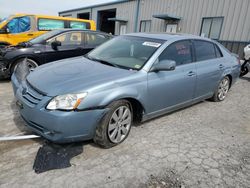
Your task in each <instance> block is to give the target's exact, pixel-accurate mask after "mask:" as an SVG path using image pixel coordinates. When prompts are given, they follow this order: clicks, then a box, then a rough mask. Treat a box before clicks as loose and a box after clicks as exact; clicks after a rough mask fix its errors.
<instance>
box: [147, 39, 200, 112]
mask: <svg viewBox="0 0 250 188" xmlns="http://www.w3.org/2000/svg"><path fill="white" fill-rule="evenodd" d="M192 51H193V50H192V43H191V41H189V40H183V41H178V42H175V43H172V44H170V45H169V46H168V47H167V48H166V49H165V50H164V51H163V52H162V54H161V55H160V56H159V58H158V60H157V61H162V60H174V61H175V62H176V69H175V70H173V71H159V72H149V73H148V99H149V103H150V109H151V110H152V111H151V112H156V111H160V110H163V109H166V108H169V107H173V106H176V105H181V104H184V103H186V102H191V101H192V99H193V97H194V92H195V84H196V65H195V63H194V62H193V55H192ZM155 63H157V62H155Z"/></svg>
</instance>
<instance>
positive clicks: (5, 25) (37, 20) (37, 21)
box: [0, 14, 96, 47]
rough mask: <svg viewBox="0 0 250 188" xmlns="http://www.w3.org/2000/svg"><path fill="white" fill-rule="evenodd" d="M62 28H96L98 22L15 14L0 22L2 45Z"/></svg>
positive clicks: (22, 40) (16, 42) (23, 40)
mask: <svg viewBox="0 0 250 188" xmlns="http://www.w3.org/2000/svg"><path fill="white" fill-rule="evenodd" d="M62 28H73V29H76V28H77V29H89V30H96V24H95V22H94V21H93V20H83V19H77V18H68V17H58V16H44V15H31V14H15V15H12V16H10V17H8V18H7V19H4V20H2V21H1V22H0V47H3V46H8V45H17V44H18V43H20V42H25V41H28V40H30V39H32V38H35V37H37V36H39V35H41V34H43V33H45V32H48V31H51V30H54V29H62Z"/></svg>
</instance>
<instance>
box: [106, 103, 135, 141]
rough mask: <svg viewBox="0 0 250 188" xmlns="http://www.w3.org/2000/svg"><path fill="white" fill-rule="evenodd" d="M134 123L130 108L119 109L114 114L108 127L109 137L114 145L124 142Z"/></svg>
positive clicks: (121, 107) (122, 107)
mask: <svg viewBox="0 0 250 188" xmlns="http://www.w3.org/2000/svg"><path fill="white" fill-rule="evenodd" d="M131 122H132V114H131V110H130V109H129V107H128V106H120V107H118V108H117V109H116V110H115V111H114V112H113V114H112V116H111V118H110V121H109V125H108V137H109V139H110V141H111V142H113V143H120V142H122V141H123V140H124V139H125V138H126V137H127V135H128V133H129V130H130V126H131Z"/></svg>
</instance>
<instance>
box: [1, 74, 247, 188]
mask: <svg viewBox="0 0 250 188" xmlns="http://www.w3.org/2000/svg"><path fill="white" fill-rule="evenodd" d="M249 94H250V74H248V75H247V76H246V77H245V78H244V79H240V80H239V81H238V82H237V83H236V84H235V85H234V87H233V88H232V90H231V92H230V93H229V95H228V97H227V99H226V100H225V101H223V102H221V103H214V102H209V101H204V102H201V103H199V104H196V105H193V106H192V107H189V108H186V109H183V110H180V111H178V112H175V113H172V114H169V115H165V116H162V117H160V118H156V119H154V120H151V121H148V122H146V123H144V124H142V125H141V126H137V127H133V128H132V130H131V132H130V135H129V137H128V139H127V140H126V141H125V142H123V143H122V144H121V145H119V146H116V147H113V148H111V149H101V148H99V147H98V146H96V145H95V144H93V143H92V142H91V141H90V142H84V143H83V148H84V150H83V153H82V154H80V155H78V156H76V157H74V158H73V159H72V160H71V163H72V167H70V168H66V169H61V170H52V171H48V172H44V173H41V174H36V173H35V172H34V171H33V170H32V166H33V163H34V159H35V156H36V153H37V151H38V149H39V147H40V146H41V145H42V144H43V140H42V139H36V140H35V139H34V140H26V141H15V142H14V141H10V142H0V187H52V186H53V187H250V95H249ZM0 111H1V114H0V136H1V135H14V134H18V133H20V132H21V131H25V130H26V129H25V127H24V122H23V121H22V120H21V119H20V117H19V114H18V112H17V110H16V107H15V102H14V98H13V95H12V89H11V84H10V83H9V82H8V81H5V82H1V83H0Z"/></svg>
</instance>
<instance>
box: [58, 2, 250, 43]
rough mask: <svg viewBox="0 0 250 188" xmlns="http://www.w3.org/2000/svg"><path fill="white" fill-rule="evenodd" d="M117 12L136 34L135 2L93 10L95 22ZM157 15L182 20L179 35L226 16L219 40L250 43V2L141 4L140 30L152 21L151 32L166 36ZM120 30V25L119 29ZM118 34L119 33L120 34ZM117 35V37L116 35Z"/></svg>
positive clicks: (162, 23)
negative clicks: (102, 15)
mask: <svg viewBox="0 0 250 188" xmlns="http://www.w3.org/2000/svg"><path fill="white" fill-rule="evenodd" d="M113 8H116V9H117V17H119V18H123V19H126V20H128V23H127V24H128V28H127V31H128V32H133V29H134V24H135V12H136V0H131V1H129V2H125V3H119V4H113V5H108V6H100V7H94V8H93V9H92V19H93V20H95V21H97V15H98V11H99V10H106V9H113ZM83 12H91V9H83V10H80V11H77V12H74V11H73V12H67V13H64V14H61V15H67V14H72V17H77V14H78V13H83ZM154 14H171V15H176V16H180V17H181V21H180V22H179V25H178V26H179V29H180V30H179V32H183V33H191V34H196V35H199V34H200V29H201V24H202V18H203V17H217V16H223V17H224V22H223V25H222V32H221V35H220V40H227V41H249V40H250V20H249V18H250V0H141V1H140V10H139V21H138V27H137V28H138V29H139V26H140V21H141V20H151V21H152V25H151V31H153V32H159V31H160V32H163V31H165V29H166V21H164V20H160V19H156V18H153V17H152V15H154ZM117 26H118V25H117ZM117 32H118V30H117ZM116 34H118V33H116Z"/></svg>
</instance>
